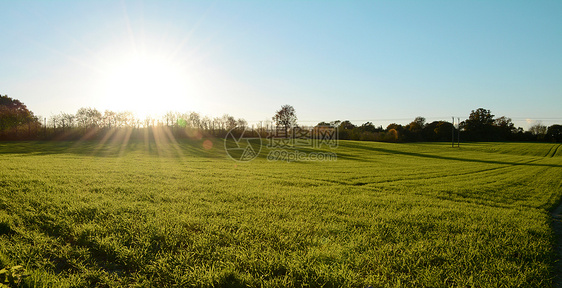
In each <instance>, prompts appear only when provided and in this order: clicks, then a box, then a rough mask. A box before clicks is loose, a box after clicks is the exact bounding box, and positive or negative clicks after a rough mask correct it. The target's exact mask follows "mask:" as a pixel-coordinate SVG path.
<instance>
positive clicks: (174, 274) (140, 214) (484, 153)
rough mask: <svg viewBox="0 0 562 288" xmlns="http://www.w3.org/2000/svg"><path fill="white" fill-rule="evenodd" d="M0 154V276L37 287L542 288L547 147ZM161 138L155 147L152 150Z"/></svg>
mask: <svg viewBox="0 0 562 288" xmlns="http://www.w3.org/2000/svg"><path fill="white" fill-rule="evenodd" d="M115 139H116V140H115V141H113V140H110V141H107V142H105V143H99V142H13V143H11V142H7V143H0V264H1V265H2V266H7V265H11V266H14V265H23V266H24V267H25V268H26V270H27V273H29V274H30V276H29V277H28V278H26V279H25V281H24V284H25V285H26V286H37V287H96V286H97V287H130V286H132V287H135V286H138V287H147V286H152V287H170V286H178V287H189V286H194V287H248V286H249V287H261V286H263V287H302V286H311V287H319V286H324V287H366V286H369V285H370V286H372V287H424V286H425V287H518V286H519V287H549V286H550V285H551V283H552V279H553V278H554V275H553V269H554V268H553V267H554V263H555V259H554V255H555V254H554V250H553V247H554V238H553V235H554V234H553V232H552V230H551V219H550V215H549V211H550V210H551V209H553V208H554V207H555V206H556V205H557V204H558V203H559V201H560V199H561V196H562V187H561V186H562V157H561V156H562V148H560V149H558V148H559V146H560V145H559V144H528V143H473V144H461V148H460V149H458V148H455V149H453V148H450V144H447V143H420V144H389V143H372V142H353V141H341V142H340V146H339V147H338V148H337V149H335V150H329V149H327V150H326V151H332V152H336V153H337V155H338V160H337V161H326V162H291V163H288V162H281V161H278V162H269V161H267V160H266V158H265V155H266V152H267V149H266V148H265V147H264V150H263V151H262V153H261V154H260V157H259V158H257V159H255V160H253V161H251V162H247V163H237V162H234V161H232V160H230V159H229V158H228V157H227V156H226V154H225V152H224V148H223V147H224V146H223V143H222V140H220V139H217V140H214V146H213V148H212V149H210V150H206V149H203V148H202V147H203V145H202V143H203V140H204V139H202V140H189V141H188V140H186V141H180V142H179V143H174V142H166V141H157V142H150V143H148V142H145V141H132V142H130V143H128V144H127V145H123V143H121V141H118V139H119V138H115ZM163 139H164V138H163Z"/></svg>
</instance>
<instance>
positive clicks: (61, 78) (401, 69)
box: [0, 0, 562, 128]
mask: <svg viewBox="0 0 562 288" xmlns="http://www.w3.org/2000/svg"><path fill="white" fill-rule="evenodd" d="M0 41H1V45H0V94H2V95H5V94H7V95H8V96H10V97H13V98H17V99H19V100H21V101H22V102H24V103H25V104H27V106H28V108H29V109H31V110H32V111H33V112H34V113H35V114H36V115H40V116H43V117H49V116H50V115H53V114H58V113H59V112H67V113H75V112H76V110H78V108H80V107H88V106H89V107H95V108H97V109H98V110H102V111H103V110H105V109H111V110H115V111H123V110H134V111H136V112H138V113H139V114H149V113H157V112H162V111H166V110H173V111H178V112H187V111H195V112H199V113H201V114H203V115H209V116H221V115H222V114H224V113H228V114H231V115H233V116H235V117H240V118H245V119H246V120H248V121H250V122H253V121H260V120H265V119H271V116H273V114H274V113H275V111H276V110H278V109H279V108H280V107H281V105H283V104H290V105H293V106H294V107H295V110H296V112H297V116H298V118H299V120H300V122H301V123H306V124H315V123H317V122H320V121H332V120H338V119H339V120H346V119H349V120H352V121H353V122H355V123H357V124H361V123H363V122H366V121H372V122H374V124H375V125H377V126H378V125H384V126H386V125H387V124H388V123H390V122H397V123H401V124H407V123H409V122H410V121H411V120H413V119H414V118H415V117H416V116H424V117H426V118H427V119H428V120H429V121H432V120H440V119H442V120H449V121H450V119H451V118H450V117H451V116H458V117H463V118H466V117H468V115H469V114H470V111H471V110H474V109H477V108H479V107H483V108H486V109H490V110H491V111H492V113H493V114H495V115H496V116H502V115H505V116H508V117H511V118H513V119H514V122H515V123H516V125H517V126H522V127H524V128H527V127H528V124H527V122H532V121H536V120H542V122H543V123H544V124H547V125H548V124H552V123H562V1H558V0H556V1H214V2H210V1H8V0H6V1H5V0H0ZM526 119H532V120H527V121H526ZM308 121H310V122H308Z"/></svg>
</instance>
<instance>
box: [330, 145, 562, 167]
mask: <svg viewBox="0 0 562 288" xmlns="http://www.w3.org/2000/svg"><path fill="white" fill-rule="evenodd" d="M341 146H344V147H347V148H352V149H362V150H366V151H371V152H379V153H386V154H395V155H405V156H412V157H420V158H428V159H440V160H452V161H462V162H472V163H486V164H498V165H513V166H538V167H555V168H560V167H562V165H560V164H545V163H529V162H524V163H521V162H508V161H498V160H484V159H472V158H460V157H451V156H443V155H436V154H424V153H416V152H408V151H401V150H394V149H388V148H381V147H372V146H366V145H358V144H354V143H345V145H341ZM461 149H462V148H461ZM338 156H339V153H338Z"/></svg>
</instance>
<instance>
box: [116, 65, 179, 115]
mask: <svg viewBox="0 0 562 288" xmlns="http://www.w3.org/2000/svg"><path fill="white" fill-rule="evenodd" d="M106 77H107V78H106V81H105V84H106V85H105V100H106V103H107V106H108V107H111V109H115V110H118V111H125V110H126V111H132V112H134V113H135V114H136V115H137V116H138V117H140V118H144V117H146V116H148V115H155V114H160V115H162V114H164V113H165V112H166V111H168V110H171V109H178V108H180V107H185V109H188V108H189V106H188V105H189V94H188V92H189V91H188V86H189V83H188V81H189V77H188V75H187V73H186V72H185V71H184V69H181V67H180V65H177V64H175V63H173V62H172V61H169V60H167V59H164V58H162V57H156V56H145V55H135V56H132V57H130V58H129V59H125V60H122V61H118V62H117V63H116V64H115V65H112V66H111V67H110V68H109V69H108V72H107V75H106Z"/></svg>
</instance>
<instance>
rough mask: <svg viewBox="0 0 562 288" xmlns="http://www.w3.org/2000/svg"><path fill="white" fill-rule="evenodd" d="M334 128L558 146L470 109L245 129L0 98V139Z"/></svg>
mask: <svg viewBox="0 0 562 288" xmlns="http://www.w3.org/2000/svg"><path fill="white" fill-rule="evenodd" d="M323 126H330V127H336V128H337V131H338V137H339V139H343V140H360V141H385V142H416V141H451V137H452V134H453V133H455V135H460V138H461V139H462V140H463V141H551V142H562V125H558V124H555V125H551V126H549V127H546V126H544V125H542V124H540V123H537V124H535V125H533V126H532V127H531V128H530V129H529V130H528V131H525V130H523V129H522V128H520V127H518V128H516V127H515V125H514V124H513V122H512V120H511V119H510V118H508V117H505V116H501V117H498V118H495V116H494V115H493V114H492V113H491V112H490V110H486V109H484V108H478V109H476V110H472V111H471V113H470V116H469V118H468V119H465V120H464V121H462V122H461V123H459V125H458V126H455V125H453V123H451V122H448V121H434V122H431V123H426V119H425V118H424V117H416V118H415V119H414V120H413V121H412V122H410V123H409V124H407V125H401V124H397V123H392V124H390V125H388V126H387V127H386V128H383V127H382V126H375V125H374V124H373V123H372V122H365V123H363V124H361V125H355V124H353V123H351V122H350V121H349V120H344V121H339V120H336V121H331V122H320V123H318V124H317V125H314V126H309V127H306V126H300V127H299V125H298V122H297V116H296V112H295V109H294V108H293V107H292V106H291V105H283V106H282V107H281V109H280V110H278V111H276V113H275V114H274V116H273V117H272V118H271V121H260V122H258V123H256V124H254V125H251V126H250V125H248V122H247V121H246V120H244V119H243V118H235V117H234V116H231V115H229V114H225V115H223V116H220V117H210V116H201V115H200V114H199V113H197V112H187V113H179V112H167V113H166V114H164V115H163V116H161V117H151V116H147V117H145V118H142V119H141V118H138V117H136V116H135V115H134V114H133V113H132V112H114V111H110V110H105V111H104V112H101V111H99V110H97V109H95V108H89V107H88V108H86V107H84V108H80V109H78V111H77V112H76V113H75V114H71V113H64V112H61V113H59V114H57V115H52V116H50V117H49V118H43V119H41V118H40V117H37V116H36V115H34V113H33V112H31V111H29V110H28V109H27V107H26V106H25V104H23V103H22V102H21V101H19V100H17V99H12V98H10V97H8V96H7V95H4V96H2V95H0V140H50V139H61V140H63V139H64V140H73V139H96V138H100V137H104V135H106V134H107V133H112V132H114V131H115V130H119V129H128V130H130V132H129V136H130V137H132V138H135V137H139V138H140V137H146V136H147V133H148V134H150V133H154V130H155V129H167V130H169V132H170V133H173V134H174V137H176V138H181V137H193V135H202V134H207V135H209V136H217V137H220V136H224V135H226V133H227V132H228V131H230V130H232V129H235V130H236V131H238V133H241V132H242V131H251V132H250V133H255V134H260V135H261V136H262V137H266V136H267V134H268V133H269V132H270V131H272V130H273V129H280V128H281V129H282V130H284V132H285V135H289V134H290V130H291V129H292V128H293V127H299V128H301V129H314V128H315V127H323ZM457 129H460V131H459V130H457Z"/></svg>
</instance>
